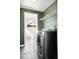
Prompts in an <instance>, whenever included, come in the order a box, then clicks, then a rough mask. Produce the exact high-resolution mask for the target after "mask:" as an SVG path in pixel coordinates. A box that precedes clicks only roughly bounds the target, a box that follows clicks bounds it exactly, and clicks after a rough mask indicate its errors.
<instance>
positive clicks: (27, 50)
mask: <svg viewBox="0 0 79 59" xmlns="http://www.w3.org/2000/svg"><path fill="white" fill-rule="evenodd" d="M20 59H37V50H36V44H35V42H34V43H31V44H30V45H28V46H26V45H25V46H24V47H20Z"/></svg>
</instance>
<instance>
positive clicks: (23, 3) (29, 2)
mask: <svg viewBox="0 0 79 59" xmlns="http://www.w3.org/2000/svg"><path fill="white" fill-rule="evenodd" d="M54 2H55V0H20V7H21V8H25V9H31V10H36V11H41V12H43V11H45V10H46V9H47V8H48V7H49V6H50V5H51V4H53V3H54Z"/></svg>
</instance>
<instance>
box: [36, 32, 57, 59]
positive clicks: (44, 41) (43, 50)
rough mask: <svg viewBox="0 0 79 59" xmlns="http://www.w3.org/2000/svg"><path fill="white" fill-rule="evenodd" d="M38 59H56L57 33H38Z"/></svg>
mask: <svg viewBox="0 0 79 59" xmlns="http://www.w3.org/2000/svg"><path fill="white" fill-rule="evenodd" d="M37 46H38V50H37V51H38V52H37V54H38V59H57V31H39V32H38V39H37Z"/></svg>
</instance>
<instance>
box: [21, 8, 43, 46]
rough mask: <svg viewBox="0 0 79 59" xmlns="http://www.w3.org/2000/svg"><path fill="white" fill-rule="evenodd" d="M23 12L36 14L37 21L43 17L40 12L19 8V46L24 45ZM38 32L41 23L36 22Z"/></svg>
mask: <svg viewBox="0 0 79 59" xmlns="http://www.w3.org/2000/svg"><path fill="white" fill-rule="evenodd" d="M24 12H30V13H36V14H38V21H39V19H40V18H42V17H43V13H42V12H38V11H33V10H28V9H23V8H20V45H22V44H24ZM38 24H39V25H38V30H39V29H40V28H41V27H42V24H43V23H42V22H38Z"/></svg>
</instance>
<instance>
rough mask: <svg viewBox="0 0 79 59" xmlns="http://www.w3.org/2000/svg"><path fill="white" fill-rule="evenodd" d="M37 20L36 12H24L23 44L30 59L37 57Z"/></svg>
mask: <svg viewBox="0 0 79 59" xmlns="http://www.w3.org/2000/svg"><path fill="white" fill-rule="evenodd" d="M37 20H38V14H34V13H28V12H25V13H24V45H25V48H26V51H27V52H28V53H29V56H30V57H31V58H32V59H37V57H36V56H37V43H36V40H37V29H38V27H37V24H38V23H37Z"/></svg>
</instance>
